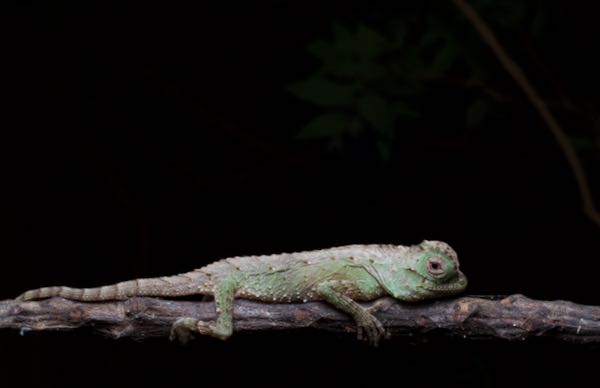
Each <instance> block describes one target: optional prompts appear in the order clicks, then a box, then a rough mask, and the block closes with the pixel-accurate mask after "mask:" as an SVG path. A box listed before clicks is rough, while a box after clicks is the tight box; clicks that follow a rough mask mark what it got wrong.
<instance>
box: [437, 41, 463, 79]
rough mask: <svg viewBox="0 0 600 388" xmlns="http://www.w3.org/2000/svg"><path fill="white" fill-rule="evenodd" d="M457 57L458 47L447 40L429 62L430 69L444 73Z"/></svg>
mask: <svg viewBox="0 0 600 388" xmlns="http://www.w3.org/2000/svg"><path fill="white" fill-rule="evenodd" d="M457 57H458V47H457V46H456V45H455V44H454V43H452V42H449V41H447V42H446V44H444V46H443V47H442V48H441V49H440V50H439V51H438V52H437V54H436V55H435V57H434V58H433V62H432V64H431V71H433V72H436V73H440V74H441V73H444V72H446V70H448V69H449V68H450V67H451V66H452V65H453V64H454V62H455V61H456V58H457Z"/></svg>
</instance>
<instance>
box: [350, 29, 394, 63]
mask: <svg viewBox="0 0 600 388" xmlns="http://www.w3.org/2000/svg"><path fill="white" fill-rule="evenodd" d="M386 43H387V41H386V39H385V38H384V37H383V35H381V34H380V33H379V32H377V31H375V30H373V29H371V28H369V27H367V26H365V25H364V24H361V25H360V26H359V27H358V31H357V33H356V44H355V48H356V50H357V51H358V52H359V53H361V54H363V55H365V56H367V57H370V58H373V57H375V56H378V55H380V54H381V53H382V52H383V51H384V49H385V46H386Z"/></svg>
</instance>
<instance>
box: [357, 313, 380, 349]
mask: <svg viewBox="0 0 600 388" xmlns="http://www.w3.org/2000/svg"><path fill="white" fill-rule="evenodd" d="M356 331H357V337H358V339H359V340H361V341H366V342H368V343H369V344H370V345H373V346H377V345H378V344H379V340H380V339H382V338H384V337H386V331H385V328H384V327H383V325H382V324H381V322H379V320H378V319H377V318H375V317H374V316H372V315H367V316H365V317H364V318H363V319H361V320H360V321H359V322H357V326H356Z"/></svg>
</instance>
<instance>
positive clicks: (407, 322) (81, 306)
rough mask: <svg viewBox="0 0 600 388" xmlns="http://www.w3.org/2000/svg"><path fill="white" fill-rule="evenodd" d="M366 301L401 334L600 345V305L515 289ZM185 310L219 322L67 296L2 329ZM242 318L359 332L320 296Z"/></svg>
mask: <svg viewBox="0 0 600 388" xmlns="http://www.w3.org/2000/svg"><path fill="white" fill-rule="evenodd" d="M365 307H371V308H372V309H373V311H374V314H375V315H376V316H377V317H378V318H379V319H380V320H381V322H382V323H383V324H384V325H385V327H386V328H387V330H388V332H389V333H390V335H391V336H393V337H394V336H419V337H422V336H429V335H446V336H458V337H461V338H500V339H505V340H526V339H530V338H533V337H552V338H556V339H559V340H564V341H568V342H575V343H600V306H585V305H579V304H575V303H572V302H567V301H551V302H549V301H539V300H533V299H529V298H526V297H524V296H522V295H512V296H509V297H505V298H503V299H495V298H493V297H470V296H466V297H461V298H456V299H448V300H440V301H435V302H431V303H418V304H406V303H399V302H396V301H394V300H393V299H390V298H383V299H380V300H378V301H376V302H374V303H371V304H365ZM182 316H189V317H195V318H198V319H201V320H213V319H214V318H215V313H214V305H213V303H212V302H195V301H177V300H163V299H157V298H131V299H129V300H126V301H114V302H102V303H84V302H73V301H69V300H66V299H62V298H51V299H47V300H41V301H32V302H18V301H14V300H6V301H2V302H0V328H12V329H18V330H21V333H24V332H27V331H29V330H69V329H76V328H80V327H88V328H91V329H92V330H93V331H97V332H100V333H102V334H104V335H108V336H110V337H113V338H122V337H131V338H134V339H143V338H149V337H167V336H168V335H169V330H170V327H171V324H172V323H173V321H174V320H175V319H176V318H178V317H182ZM234 316H235V332H254V331H264V330H292V329H302V328H312V329H318V330H328V331H337V332H353V331H354V330H355V327H354V325H353V322H352V321H351V320H350V319H349V318H348V317H347V316H345V315H344V314H343V313H340V312H338V311H336V310H334V309H333V308H331V307H330V306H328V305H326V304H323V303H318V302H312V303H305V304H265V303H257V302H251V301H246V300H238V301H237V302H236V307H235V315H234Z"/></svg>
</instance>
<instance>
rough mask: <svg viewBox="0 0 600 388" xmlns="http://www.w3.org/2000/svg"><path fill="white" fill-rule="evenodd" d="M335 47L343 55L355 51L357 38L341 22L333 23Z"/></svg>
mask: <svg viewBox="0 0 600 388" xmlns="http://www.w3.org/2000/svg"><path fill="white" fill-rule="evenodd" d="M333 39H334V42H333V45H334V46H335V49H336V50H338V51H340V52H343V53H351V52H353V51H354V43H355V40H356V39H355V36H354V33H352V31H350V30H349V29H347V28H346V27H344V26H343V25H342V24H340V23H339V22H335V23H333Z"/></svg>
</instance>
